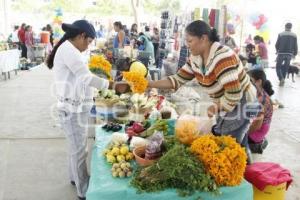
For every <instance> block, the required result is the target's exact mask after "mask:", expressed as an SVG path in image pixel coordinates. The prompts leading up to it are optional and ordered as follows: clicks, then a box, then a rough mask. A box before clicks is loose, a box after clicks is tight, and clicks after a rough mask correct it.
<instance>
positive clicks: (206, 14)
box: [202, 8, 208, 23]
mask: <svg viewBox="0 0 300 200" xmlns="http://www.w3.org/2000/svg"><path fill="white" fill-rule="evenodd" d="M202 19H203V21H205V22H206V23H208V8H203V12H202Z"/></svg>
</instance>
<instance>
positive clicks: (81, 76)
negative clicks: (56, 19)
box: [47, 20, 112, 199]
mask: <svg viewBox="0 0 300 200" xmlns="http://www.w3.org/2000/svg"><path fill="white" fill-rule="evenodd" d="M62 29H63V30H64V32H65V34H64V35H63V37H62V38H61V40H60V41H59V42H58V43H57V44H56V45H55V46H54V48H53V50H52V52H51V54H50V55H49V57H48V58H47V66H48V68H49V69H53V71H54V80H55V89H56V96H57V99H58V102H57V108H58V115H59V120H60V123H61V125H62V128H63V130H64V132H65V135H66V138H67V143H68V153H69V176H70V177H69V178H70V182H71V184H73V185H75V186H76V188H77V195H78V198H79V199H85V195H86V191H87V189H88V182H89V176H88V172H87V165H86V158H87V124H88V116H89V112H90V110H91V107H92V105H93V90H92V89H93V88H97V89H107V88H108V87H109V86H112V82H109V81H108V80H105V79H103V78H99V77H97V76H95V75H93V74H92V73H91V72H90V71H89V69H88V67H87V63H86V62H85V60H84V56H83V54H82V52H84V51H85V50H87V49H88V46H89V44H91V43H92V41H93V39H94V38H95V37H96V32H95V29H94V27H93V25H91V24H90V23H89V22H87V21H86V20H78V21H75V22H74V23H73V24H65V23H63V24H62Z"/></svg>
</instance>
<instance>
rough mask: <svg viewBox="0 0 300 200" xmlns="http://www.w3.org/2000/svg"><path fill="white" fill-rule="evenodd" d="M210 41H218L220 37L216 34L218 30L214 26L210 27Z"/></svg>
mask: <svg viewBox="0 0 300 200" xmlns="http://www.w3.org/2000/svg"><path fill="white" fill-rule="evenodd" d="M209 39H210V41H212V42H219V41H220V37H219V35H218V31H217V29H215V28H212V29H211V32H210V38H209Z"/></svg>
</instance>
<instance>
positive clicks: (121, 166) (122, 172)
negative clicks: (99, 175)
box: [111, 161, 132, 178]
mask: <svg viewBox="0 0 300 200" xmlns="http://www.w3.org/2000/svg"><path fill="white" fill-rule="evenodd" d="M111 174H112V176H113V177H120V178H124V177H130V176H131V175H132V167H131V165H130V163H129V162H126V161H122V162H120V163H114V164H113V166H112V168H111Z"/></svg>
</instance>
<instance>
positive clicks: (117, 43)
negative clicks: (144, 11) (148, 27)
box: [113, 22, 125, 49]
mask: <svg viewBox="0 0 300 200" xmlns="http://www.w3.org/2000/svg"><path fill="white" fill-rule="evenodd" d="M114 30H115V31H116V32H117V35H116V36H115V38H114V41H113V47H114V48H115V49H117V48H124V44H125V32H124V30H123V25H122V23H121V22H114Z"/></svg>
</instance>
